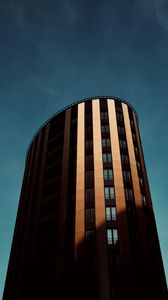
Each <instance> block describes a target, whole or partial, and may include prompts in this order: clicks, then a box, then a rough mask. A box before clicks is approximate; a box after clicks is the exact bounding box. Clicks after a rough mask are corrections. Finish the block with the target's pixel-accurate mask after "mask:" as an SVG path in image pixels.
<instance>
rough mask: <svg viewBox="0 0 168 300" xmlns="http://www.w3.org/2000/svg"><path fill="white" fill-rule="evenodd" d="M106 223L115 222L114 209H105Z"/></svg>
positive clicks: (110, 207) (112, 207)
mask: <svg viewBox="0 0 168 300" xmlns="http://www.w3.org/2000/svg"><path fill="white" fill-rule="evenodd" d="M106 221H116V207H115V206H107V207H106Z"/></svg>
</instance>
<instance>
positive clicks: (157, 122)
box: [0, 0, 168, 297]
mask: <svg viewBox="0 0 168 300" xmlns="http://www.w3.org/2000/svg"><path fill="white" fill-rule="evenodd" d="M95 95H114V96H117V97H121V98H124V99H126V100H127V101H129V102H130V103H131V104H132V105H133V106H134V107H135V109H136V110H137V112H138V115H139V121H140V131H141V137H142V143H143V148H144V154H145V159H146V164H147V170H148V176H149V183H150V187H151V193H152V197H153V204H154V210H155V216H156V221H157V227H158V233H159V238H160V243H161V250H162V255H163V260H164V265H165V271H166V274H167V278H168V255H167V253H168V218H167V215H168V214H167V213H168V201H167V194H168V172H167V167H168V160H167V153H168V139H167V130H168V123H167V119H168V118H167V115H168V1H167V0H103V1H102V0H88V1H87V0H55V1H54V0H47V1H46V0H0V151H1V155H0V170H1V172H0V278H1V279H0V297H1V295H2V291H3V285H4V280H5V275H6V268H7V263H8V257H9V251H10V246H11V240H12V235H13V228H14V223H15V217H16V211H17V206H18V201H19V194H20V188H21V182H22V176H23V170H24V160H25V153H26V149H27V147H28V144H29V142H30V140H31V138H32V136H33V134H34V132H35V131H36V130H37V129H38V127H39V126H41V124H42V123H43V122H44V121H46V119H48V118H49V117H50V116H51V115H52V114H54V113H55V112H56V111H57V110H58V109H60V108H62V107H63V106H65V105H67V104H70V103H71V102H73V101H76V100H79V99H81V98H86V97H89V96H95Z"/></svg>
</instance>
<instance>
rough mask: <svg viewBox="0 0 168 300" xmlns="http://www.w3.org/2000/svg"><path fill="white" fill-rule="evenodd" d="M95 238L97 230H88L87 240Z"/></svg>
mask: <svg viewBox="0 0 168 300" xmlns="http://www.w3.org/2000/svg"><path fill="white" fill-rule="evenodd" d="M94 239H95V230H86V240H87V241H91V242H92V241H94Z"/></svg>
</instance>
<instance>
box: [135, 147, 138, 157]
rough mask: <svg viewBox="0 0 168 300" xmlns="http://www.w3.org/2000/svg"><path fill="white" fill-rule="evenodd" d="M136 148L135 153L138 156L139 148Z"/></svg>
mask: <svg viewBox="0 0 168 300" xmlns="http://www.w3.org/2000/svg"><path fill="white" fill-rule="evenodd" d="M134 149H135V155H136V156H138V148H137V147H135V148H134Z"/></svg>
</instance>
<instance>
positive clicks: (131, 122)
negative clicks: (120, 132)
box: [130, 120, 134, 128]
mask: <svg viewBox="0 0 168 300" xmlns="http://www.w3.org/2000/svg"><path fill="white" fill-rule="evenodd" d="M130 124H131V127H132V128H133V127H134V122H133V120H130Z"/></svg>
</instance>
